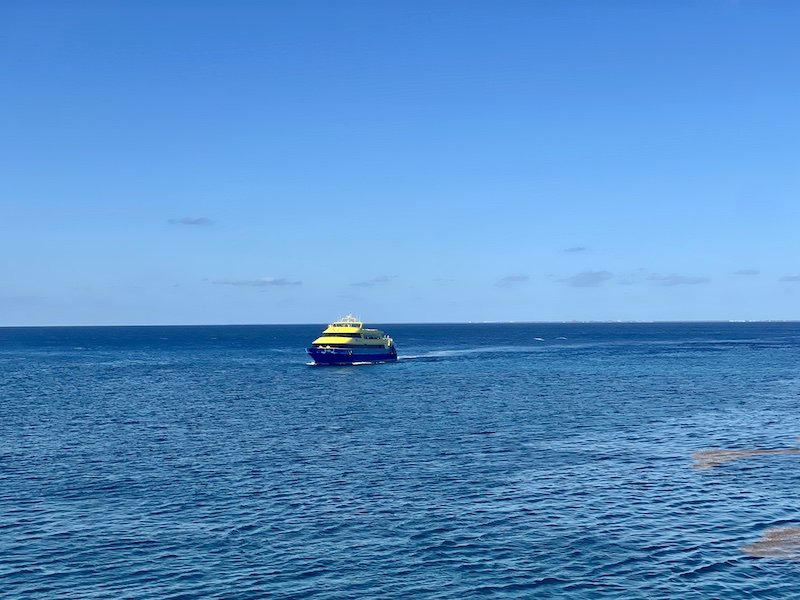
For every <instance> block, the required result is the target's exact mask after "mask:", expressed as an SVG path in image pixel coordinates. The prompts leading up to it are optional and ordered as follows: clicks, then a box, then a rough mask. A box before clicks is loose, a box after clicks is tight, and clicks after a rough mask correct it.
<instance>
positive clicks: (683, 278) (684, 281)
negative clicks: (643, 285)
mask: <svg viewBox="0 0 800 600" xmlns="http://www.w3.org/2000/svg"><path fill="white" fill-rule="evenodd" d="M647 279H648V281H652V282H653V283H655V284H657V285H665V286H672V285H698V284H701V283H708V282H709V281H711V279H710V278H708V277H692V276H689V275H676V274H675V273H670V274H669V275H661V274H659V273H653V274H652V275H650V276H649V277H648V278H647Z"/></svg>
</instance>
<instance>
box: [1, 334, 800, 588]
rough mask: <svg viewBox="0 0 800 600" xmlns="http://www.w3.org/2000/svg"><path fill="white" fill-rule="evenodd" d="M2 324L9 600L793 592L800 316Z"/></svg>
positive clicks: (799, 528) (799, 466) (798, 540)
mask: <svg viewBox="0 0 800 600" xmlns="http://www.w3.org/2000/svg"><path fill="white" fill-rule="evenodd" d="M322 327H323V325H322V324H320V325H302V326H300V325H297V326H198V327H76V328H71V327H64V328H3V329H0V598H20V599H22V598H25V599H30V598H59V599H63V598H76V599H78V598H79V599H92V598H109V599H112V598H113V599H121V598H165V599H167V598H168V599H173V600H177V599H179V598H180V599H184V598H185V599H189V598H200V597H202V598H224V599H249V598H277V599H289V598H298V599H299V598H315V599H320V600H323V599H324V600H330V599H340V598H411V597H414V598H439V599H444V598H453V599H464V598H484V597H487V598H566V599H584V598H586V599H589V598H647V599H651V598H681V599H692V598H702V599H707V598H725V599H726V600H730V599H739V598H753V597H758V598H795V597H797V594H798V589H800V502H798V487H799V484H800V455H799V454H798V448H800V443H799V442H798V435H800V323H657V324H652V323H650V324H648V323H641V324H601V323H597V324H581V323H568V324H538V323H527V324H453V325H449V324H448V325H433V324H431V325H427V324H426V325H408V324H403V325H384V326H380V327H381V328H383V329H385V330H386V332H387V333H389V334H390V335H392V336H393V337H394V339H395V341H396V343H397V347H398V351H399V354H400V360H399V361H398V362H396V363H391V364H378V365H362V366H349V367H314V366H310V365H309V364H308V362H309V360H308V357H307V355H306V354H305V347H306V346H307V345H308V343H309V342H310V341H311V340H312V339H313V338H314V337H316V336H317V335H318V334H319V332H320V331H321V329H322Z"/></svg>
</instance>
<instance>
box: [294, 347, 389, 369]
mask: <svg viewBox="0 0 800 600" xmlns="http://www.w3.org/2000/svg"><path fill="white" fill-rule="evenodd" d="M308 355H309V356H310V357H311V358H312V359H313V360H314V362H315V363H316V364H318V365H352V364H353V363H372V362H388V361H393V360H397V350H395V349H394V347H392V349H391V350H390V351H385V350H381V351H379V352H363V351H359V350H347V349H345V348H325V349H322V348H315V347H313V346H312V347H311V348H309V349H308Z"/></svg>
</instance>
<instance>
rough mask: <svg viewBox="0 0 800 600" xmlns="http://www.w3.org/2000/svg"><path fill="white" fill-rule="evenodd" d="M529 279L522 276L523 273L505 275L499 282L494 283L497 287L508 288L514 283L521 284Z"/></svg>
mask: <svg viewBox="0 0 800 600" xmlns="http://www.w3.org/2000/svg"><path fill="white" fill-rule="evenodd" d="M529 280H530V277H529V276H527V275H525V274H523V273H516V274H514V275H506V276H505V277H503V278H502V279H501V280H500V281H498V282H497V283H495V285H496V286H497V287H510V286H512V285H514V284H516V283H522V282H523V281H529Z"/></svg>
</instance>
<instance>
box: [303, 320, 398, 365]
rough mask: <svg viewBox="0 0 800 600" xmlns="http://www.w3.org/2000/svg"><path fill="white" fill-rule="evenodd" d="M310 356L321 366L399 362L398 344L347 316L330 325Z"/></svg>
mask: <svg viewBox="0 0 800 600" xmlns="http://www.w3.org/2000/svg"><path fill="white" fill-rule="evenodd" d="M308 354H309V355H310V356H311V358H312V359H313V360H314V362H315V363H316V364H318V365H352V364H353V363H374V362H387V361H393V360H397V348H396V347H395V345H394V340H392V338H390V337H389V336H388V335H385V334H384V333H383V332H382V331H381V330H379V329H366V328H365V327H364V323H362V322H361V321H359V320H358V319H357V318H356V317H354V316H353V315H347V316H345V317H342V318H341V319H339V320H337V321H334V322H333V323H331V324H330V325H328V327H327V329H325V331H323V332H322V335H321V336H320V337H318V338H317V339H315V340H314V341H313V342H311V347H310V348H308Z"/></svg>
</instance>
